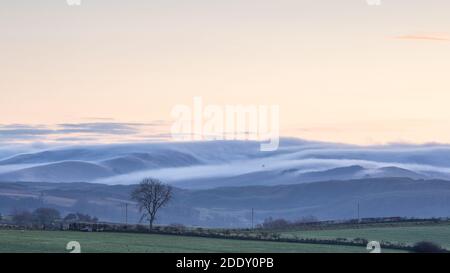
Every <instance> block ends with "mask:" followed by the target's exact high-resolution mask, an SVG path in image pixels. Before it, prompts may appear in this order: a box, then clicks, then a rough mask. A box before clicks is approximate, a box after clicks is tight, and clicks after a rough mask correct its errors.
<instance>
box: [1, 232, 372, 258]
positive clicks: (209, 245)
mask: <svg viewBox="0 0 450 273" xmlns="http://www.w3.org/2000/svg"><path fill="white" fill-rule="evenodd" d="M69 241H78V242H79V243H80V244H81V251H82V252H88V253H90V252H94V253H95V252H120V253H127V252H131V253H133V252H134V253H152V252H153V253H169V252H172V253H196V252H201V253H219V252H221V253H226V252H241V253H245V252H252V253H258V252H282V253H310V252H314V253H316V252H317V253H330V252H367V251H366V250H365V248H362V247H351V246H334V245H333V246H331V245H330V246H328V245H312V244H295V243H278V242H257V241H238V240H226V239H209V238H196V237H185V236H171V235H153V234H124V233H106V232H105V233H82V232H70V231H66V232H60V231H23V232H22V231H11V230H0V252H3V253H4V252H9V253H10V252H26V253H32V252H50V253H61V252H68V251H66V250H65V247H66V244H67V243H68V242H69Z"/></svg>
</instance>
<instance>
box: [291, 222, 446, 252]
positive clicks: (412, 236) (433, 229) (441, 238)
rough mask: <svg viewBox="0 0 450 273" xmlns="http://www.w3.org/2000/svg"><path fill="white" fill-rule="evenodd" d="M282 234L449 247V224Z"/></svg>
mask: <svg viewBox="0 0 450 273" xmlns="http://www.w3.org/2000/svg"><path fill="white" fill-rule="evenodd" d="M282 235H283V236H286V237H291V236H297V237H301V238H321V239H335V238H349V239H354V238H364V239H367V240H370V241H371V240H375V241H389V242H399V243H409V244H414V243H416V242H420V241H431V242H434V243H437V244H439V245H441V246H442V247H445V248H447V249H450V224H439V225H436V224H435V225H424V226H396V227H372V228H349V229H335V230H308V231H287V232H282Z"/></svg>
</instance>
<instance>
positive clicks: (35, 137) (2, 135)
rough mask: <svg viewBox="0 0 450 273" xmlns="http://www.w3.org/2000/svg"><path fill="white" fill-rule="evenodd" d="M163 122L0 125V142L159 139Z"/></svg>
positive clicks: (162, 133)
mask: <svg viewBox="0 0 450 273" xmlns="http://www.w3.org/2000/svg"><path fill="white" fill-rule="evenodd" d="M165 124H166V123H165V122H163V121H154V122H150V123H122V122H106V121H102V122H86V123H61V124H56V125H28V124H3V125H0V142H27V141H40V142H46V141H52V142H58V141H63V142H95V141H96V140H99V139H101V140H104V139H113V138H126V139H129V138H151V137H152V136H155V138H158V139H159V138H161V136H162V135H164V133H165V131H163V129H164V127H165Z"/></svg>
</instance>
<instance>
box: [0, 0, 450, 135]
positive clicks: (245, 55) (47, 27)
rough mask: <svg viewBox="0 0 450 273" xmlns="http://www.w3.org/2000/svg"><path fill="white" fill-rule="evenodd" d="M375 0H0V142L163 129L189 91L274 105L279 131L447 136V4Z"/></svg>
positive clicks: (221, 100) (217, 100)
mask: <svg viewBox="0 0 450 273" xmlns="http://www.w3.org/2000/svg"><path fill="white" fill-rule="evenodd" d="M381 2H382V4H381V5H380V6H370V5H368V4H367V1H366V0H342V1H335V0H277V1H274V0H270V1H269V0H258V1H256V0H226V1H223V0H153V1H148V0H147V1H144V0H127V1H125V0H122V1H119V0H82V5H81V6H79V7H71V6H68V5H67V4H66V1H65V0H42V1H35V0H14V1H13V0H11V1H2V3H1V6H0V60H1V64H2V65H1V66H0V75H1V78H0V125H1V126H0V127H1V128H0V141H1V134H2V133H6V132H8V133H10V134H11V135H13V134H12V132H11V131H7V130H9V129H8V128H14V130H16V131H17V130H18V127H20V128H22V129H23V128H24V127H25V126H30V128H41V129H42V128H47V127H52V128H53V129H54V127H55V126H57V127H59V128H60V129H61V128H63V130H59V131H58V132H59V133H60V134H61V136H63V135H64V133H65V132H67V131H69V129H70V130H72V131H70V132H73V128H72V127H73V126H68V125H67V124H80V123H89V124H90V125H89V129H92V128H94V129H95V130H97V129H98V127H97V126H98V124H99V123H102V122H105V123H114V126H113V127H114V128H113V129H114V130H118V132H119V133H118V134H117V135H122V134H123V135H126V132H129V131H133V130H129V131H127V130H128V129H130V128H129V127H139V126H141V125H142V126H143V127H145V128H146V130H147V131H146V134H147V135H149V136H150V135H152V136H162V135H163V134H165V133H169V132H168V131H167V130H168V128H167V127H164V126H160V125H161V124H162V123H170V121H171V118H172V117H171V110H172V108H173V107H174V106H176V105H178V104H185V105H192V103H193V97H195V96H201V97H202V98H203V101H204V103H205V104H214V105H238V104H242V105H258V104H262V105H279V106H280V115H281V116H280V117H281V120H280V126H281V135H283V136H293V137H299V138H304V139H312V140H321V141H333V142H343V143H354V144H380V143H389V142H409V143H427V142H440V143H450V107H449V102H450V77H449V71H450V16H449V14H450V1H448V0H428V1H423V0H381ZM157 121H158V122H161V123H159V124H158V126H152V125H154V124H153V123H155V122H157ZM130 123H131V124H130ZM62 124H65V125H62ZM119 124H125V126H122V127H120V126H119ZM19 125H20V126H19ZM80 127H81V125H80V126H79V127H77V130H78V131H80V132H81V133H82V132H85V131H86V128H80ZM119 127H120V128H119ZM125 127H127V128H125ZM20 128H19V129H20ZM68 128H69V129H68ZM109 128H110V127H108V129H109ZM22 129H21V130H22ZM104 129H105V127H101V128H100V130H104ZM78 131H77V132H78ZM20 132H21V133H26V132H24V131H23V130H22V131H20ZM41 133H42V134H41V135H40V136H41V138H31V140H32V141H36V140H45V138H46V137H47V135H48V134H44V133H43V132H42V131H41ZM143 135H145V134H143ZM61 136H60V137H61ZM62 138H63V137H61V139H62ZM5 139H7V140H8V141H11V138H5ZM67 140H69V139H68V138H67ZM72 140H76V139H72ZM80 140H81V138H80Z"/></svg>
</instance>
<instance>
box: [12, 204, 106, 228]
mask: <svg viewBox="0 0 450 273" xmlns="http://www.w3.org/2000/svg"><path fill="white" fill-rule="evenodd" d="M11 222H12V224H14V225H17V226H21V227H30V228H31V227H32V228H38V229H48V228H54V227H55V226H58V225H59V224H61V223H64V222H87V223H96V222H98V219H97V218H96V217H92V216H90V215H88V214H83V213H79V212H77V213H69V214H67V215H66V216H65V217H61V213H60V212H59V211H58V210H56V209H53V208H37V209H35V210H34V211H31V212H30V211H27V210H24V211H15V212H13V214H12V218H11Z"/></svg>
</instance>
